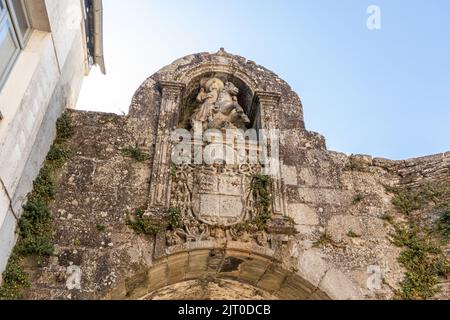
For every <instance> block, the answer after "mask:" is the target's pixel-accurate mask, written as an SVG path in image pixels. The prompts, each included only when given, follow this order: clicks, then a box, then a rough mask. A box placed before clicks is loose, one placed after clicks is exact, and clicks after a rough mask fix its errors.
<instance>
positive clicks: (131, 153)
mask: <svg viewBox="0 0 450 320" xmlns="http://www.w3.org/2000/svg"><path fill="white" fill-rule="evenodd" d="M122 154H123V155H124V156H125V157H128V158H131V159H134V160H135V161H137V162H145V161H147V160H149V159H150V157H149V155H148V154H146V153H144V152H143V151H142V150H141V149H139V148H137V147H128V148H125V149H123V150H122Z"/></svg>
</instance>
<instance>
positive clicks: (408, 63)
mask: <svg viewBox="0 0 450 320" xmlns="http://www.w3.org/2000/svg"><path fill="white" fill-rule="evenodd" d="M369 5H378V6H379V7H380V8H381V18H382V20H381V23H382V24H381V30H378V31H370V30H369V29H368V28H367V27H366V21H367V18H368V14H367V13H366V10H367V7H368V6H369ZM103 6H104V11H105V13H104V19H105V26H104V37H105V38H104V42H105V58H106V64H107V73H108V74H107V76H101V75H100V74H99V72H98V71H97V70H95V71H93V72H92V73H91V75H90V76H89V77H88V78H87V79H85V82H84V85H83V89H82V93H81V96H80V100H79V102H78V107H77V108H78V109H83V110H96V111H104V112H115V113H119V112H127V111H128V106H129V104H130V100H131V97H132V95H133V93H134V91H135V90H136V89H137V88H138V87H139V85H140V84H141V83H142V82H143V81H144V80H145V79H146V78H147V77H148V76H150V75H152V74H153V73H155V72H156V71H158V70H159V69H160V68H162V67H163V66H165V65H167V64H170V63H171V62H172V61H173V60H175V59H177V58H179V57H182V56H185V55H187V54H191V53H196V52H203V51H209V52H215V51H217V50H218V49H219V48H220V47H225V49H226V50H227V51H228V52H231V53H234V54H239V55H241V56H244V57H246V58H248V59H251V60H254V61H255V62H256V63H258V64H261V65H264V66H265V67H267V68H269V69H271V70H272V71H274V72H275V73H277V74H278V75H279V76H280V77H281V78H283V79H284V80H286V81H287V82H288V83H289V84H290V85H291V86H292V88H293V89H294V90H295V91H296V92H297V93H298V94H299V95H300V97H301V99H302V102H303V105H304V113H305V120H306V126H307V128H308V130H312V131H316V132H320V133H321V134H323V135H324V136H325V137H326V138H327V143H328V148H329V149H331V150H336V151H342V152H346V153H362V154H371V155H374V156H380V157H387V158H391V159H404V158H410V157H415V156H421V155H427V154H434V153H439V152H444V151H449V150H450V1H448V0H427V1H425V0H395V1H393V0H370V1H365V0H341V1H335V0H314V1H313V0H303V1H299V0H292V1H287V0H286V1H275V0H272V1H268V0H263V1H261V0H246V1H242V0H240V1H239V0H227V1H203V0H192V1H181V0H178V1H176V0H165V1H162V0H161V1H156V0H155V1H153V0H152V1H149V0H127V1H122V0H103Z"/></svg>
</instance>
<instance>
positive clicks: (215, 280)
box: [107, 242, 331, 300]
mask: <svg viewBox="0 0 450 320" xmlns="http://www.w3.org/2000/svg"><path fill="white" fill-rule="evenodd" d="M229 245H230V247H231V248H226V247H227V245H226V244H224V245H222V246H219V245H218V244H217V243H216V244H215V245H213V246H211V243H206V242H205V243H192V244H189V245H187V246H185V247H184V249H183V250H182V251H179V252H176V253H173V254H170V255H167V256H165V257H164V258H161V259H159V260H158V261H157V262H155V264H154V265H153V266H152V267H150V268H149V269H148V270H145V271H143V272H141V273H139V274H137V275H135V276H133V277H130V278H128V279H127V280H125V282H124V283H123V284H122V285H121V286H119V287H118V288H116V290H114V291H113V292H111V293H110V294H109V295H108V297H107V298H108V299H143V300H153V299H162V300H165V299H181V300H198V299H202V300H204V299H207V300H224V299H225V300H234V299H237V298H238V299H244V300H258V299H259V300H260V299H279V300H311V299H312V300H329V299H331V298H330V296H329V295H328V294H327V293H325V292H324V291H323V290H322V289H320V288H318V287H317V286H315V285H313V284H311V283H310V282H309V281H307V280H305V279H304V278H303V277H301V276H300V275H298V274H297V273H295V272H293V271H289V270H287V269H286V268H284V267H283V265H282V263H281V262H280V261H279V260H278V259H276V258H275V257H274V256H271V255H272V254H273V253H272V252H270V250H267V251H266V252H265V253H263V252H261V251H259V252H257V251H252V249H251V248H250V247H248V249H242V248H238V247H242V245H240V244H239V243H233V244H232V243H230V244H229ZM202 246H203V247H202ZM255 249H256V248H255ZM256 250H258V249H256ZM312 272H314V271H313V270H312Z"/></svg>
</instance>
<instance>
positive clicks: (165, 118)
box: [149, 81, 185, 211]
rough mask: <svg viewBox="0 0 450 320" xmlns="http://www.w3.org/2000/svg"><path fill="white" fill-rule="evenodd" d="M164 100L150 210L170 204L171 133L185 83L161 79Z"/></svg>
mask: <svg viewBox="0 0 450 320" xmlns="http://www.w3.org/2000/svg"><path fill="white" fill-rule="evenodd" d="M160 86H161V90H162V101H161V108H160V113H159V121H158V130H157V135H156V146H155V156H154V160H153V168H152V176H151V183H150V201H149V211H163V210H165V209H168V208H169V206H170V187H171V181H172V179H171V176H170V166H171V154H172V143H171V134H172V132H173V130H175V129H176V127H177V125H178V121H179V120H178V119H179V111H180V103H181V99H182V94H183V90H184V88H185V85H184V84H183V83H178V82H170V81H160Z"/></svg>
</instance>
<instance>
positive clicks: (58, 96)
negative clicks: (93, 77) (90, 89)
mask: <svg viewBox="0 0 450 320" xmlns="http://www.w3.org/2000/svg"><path fill="white" fill-rule="evenodd" d="M77 9H78V10H79V21H78V22H77V21H76V20H74V21H69V20H68V19H67V14H68V13H69V10H72V11H73V13H76V10H77ZM81 10H82V8H81V3H80V1H78V0H70V1H57V0H46V1H44V0H36V1H34V0H33V1H32V3H31V4H30V6H29V11H30V16H31V17H30V19H31V23H32V27H33V29H34V30H33V31H32V34H31V37H30V40H29V42H28V44H27V46H26V47H25V48H24V50H22V52H21V54H20V56H19V58H18V61H17V62H16V64H15V66H14V68H13V70H12V72H11V74H10V76H9V78H8V81H7V82H6V84H5V86H4V87H3V88H2V90H1V91H0V105H1V106H2V107H4V106H6V107H5V108H4V109H2V113H3V115H4V119H3V120H1V121H0V159H1V161H0V185H1V187H0V238H1V240H2V241H0V272H3V270H4V268H5V265H6V262H7V258H8V256H9V254H10V253H11V249H12V247H13V244H14V242H15V228H16V225H17V220H18V219H19V218H20V215H21V213H22V210H21V209H22V205H23V204H24V202H25V201H26V196H27V194H28V193H29V192H30V191H31V187H32V182H33V180H34V179H35V178H36V176H37V173H38V172H39V169H40V168H41V166H42V163H43V161H44V159H45V156H46V155H47V152H48V150H49V148H50V145H51V144H52V142H53V140H54V138H55V128H54V124H55V122H56V119H57V118H58V117H59V116H60V115H61V113H62V111H63V110H64V109H65V108H71V107H74V106H75V104H76V100H77V97H78V93H79V91H80V89H81V83H82V79H83V77H84V74H85V71H86V69H85V67H86V66H85V52H84V44H83V42H84V41H85V40H84V36H83V31H82V29H81V25H82V20H81V17H82V15H81Z"/></svg>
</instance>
